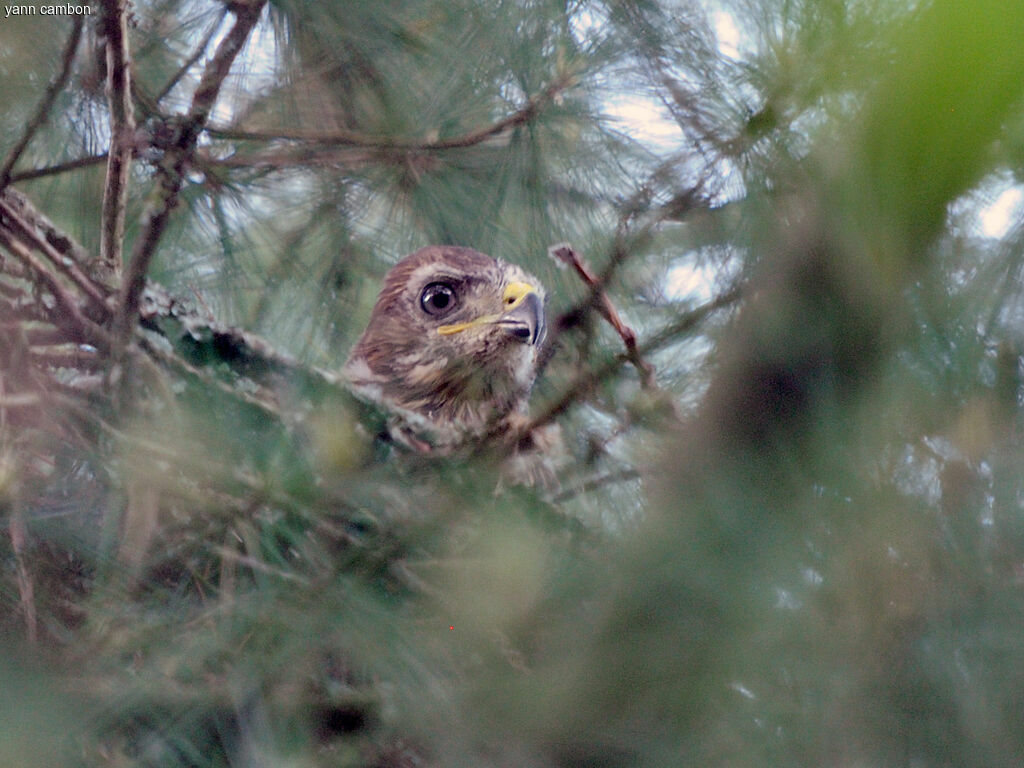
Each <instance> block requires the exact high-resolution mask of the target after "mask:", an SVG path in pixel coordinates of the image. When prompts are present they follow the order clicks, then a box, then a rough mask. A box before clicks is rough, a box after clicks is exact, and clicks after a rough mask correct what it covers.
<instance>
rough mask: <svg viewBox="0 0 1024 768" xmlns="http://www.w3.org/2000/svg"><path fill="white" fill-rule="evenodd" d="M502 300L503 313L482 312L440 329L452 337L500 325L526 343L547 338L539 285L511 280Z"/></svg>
mask: <svg viewBox="0 0 1024 768" xmlns="http://www.w3.org/2000/svg"><path fill="white" fill-rule="evenodd" d="M501 303H502V306H503V307H504V310H505V311H504V312H502V314H500V315H483V316H481V317H478V318H476V319H474V320H469V321H468V322H464V323H453V324H451V325H442V326H441V327H439V328H438V329H437V332H438V333H439V334H440V335H442V336H450V335H451V334H453V333H462V331H465V330H466V329H468V328H476V327H478V326H481V325H497V326H499V327H501V328H502V329H504V330H505V331H507V332H508V333H510V334H511V335H512V337H513V338H514V339H516V340H517V341H521V342H523V343H524V344H530V345H536V344H539V343H540V342H542V341H543V340H544V331H545V325H544V301H543V300H542V299H541V297H540V294H539V293H537V289H536V288H534V287H533V286H532V285H530V284H529V283H521V282H518V281H515V282H511V283H509V284H508V285H506V286H505V291H504V293H503V294H502V297H501Z"/></svg>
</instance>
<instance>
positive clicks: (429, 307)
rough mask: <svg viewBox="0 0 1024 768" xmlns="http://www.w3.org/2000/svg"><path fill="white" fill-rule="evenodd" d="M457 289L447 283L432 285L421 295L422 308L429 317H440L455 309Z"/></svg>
mask: <svg viewBox="0 0 1024 768" xmlns="http://www.w3.org/2000/svg"><path fill="white" fill-rule="evenodd" d="M455 304H456V299H455V289H453V288H452V287H451V286H450V285H448V284H447V283H431V284H430V285H428V286H427V287H426V288H424V289H423V293H421V294H420V306H421V307H423V311H424V312H426V313H427V314H428V315H433V316H434V317H440V316H441V315H446V314H448V313H449V312H451V311H452V310H453V309H455Z"/></svg>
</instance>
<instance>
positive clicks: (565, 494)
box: [551, 469, 642, 504]
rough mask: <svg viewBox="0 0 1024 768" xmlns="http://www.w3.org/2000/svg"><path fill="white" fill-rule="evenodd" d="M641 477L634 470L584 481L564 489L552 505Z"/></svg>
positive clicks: (553, 499)
mask: <svg viewBox="0 0 1024 768" xmlns="http://www.w3.org/2000/svg"><path fill="white" fill-rule="evenodd" d="M641 477H642V475H641V474H640V472H639V471H638V470H635V469H621V470H619V471H617V472H609V473H608V474H606V475H600V476H599V477H592V478H590V479H589V480H586V481H584V482H583V483H581V484H580V485H578V486H575V487H572V488H566V489H565V490H564V491H562V492H561V493H558V494H556V495H555V496H554V497H552V499H551V503H552V504H562V503H563V502H566V501H568V500H569V499H573V498H575V497H577V496H582V495H584V494H587V493H591V492H592V491H596V490H598V489H599V488H603V487H604V486H606V485H615V484H617V483H628V482H630V481H632V480H639V479H640V478H641Z"/></svg>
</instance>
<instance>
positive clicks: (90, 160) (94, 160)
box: [10, 152, 107, 182]
mask: <svg viewBox="0 0 1024 768" xmlns="http://www.w3.org/2000/svg"><path fill="white" fill-rule="evenodd" d="M106 159H107V153H106V152H103V153H101V154H99V155H90V156H89V157H80V158H78V159H77V160H69V161H68V162H66V163H58V164H57V165H49V166H47V167H45V168H33V169H32V170H29V171H19V172H18V173H12V174H11V179H10V180H11V182H19V181H29V180H30V179H41V178H43V177H44V176H57V175H58V174H61V173H67V172H68V171H77V170H78V169H79V168H89V167H90V166H93V165H99V164H100V163H103V162H106Z"/></svg>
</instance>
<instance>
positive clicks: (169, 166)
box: [115, 0, 266, 359]
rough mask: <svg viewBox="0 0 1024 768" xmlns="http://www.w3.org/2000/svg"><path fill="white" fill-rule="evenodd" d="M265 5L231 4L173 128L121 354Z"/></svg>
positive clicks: (128, 279) (130, 272)
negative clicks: (203, 139)
mask: <svg viewBox="0 0 1024 768" xmlns="http://www.w3.org/2000/svg"><path fill="white" fill-rule="evenodd" d="M265 4H266V0H255V1H254V2H250V3H248V4H246V3H242V2H236V3H234V4H232V6H231V9H232V11H233V12H234V14H235V23H234V26H232V28H231V30H230V31H229V32H228V34H227V35H226V36H225V37H224V39H223V40H222V41H221V43H220V45H218V46H217V50H216V52H215V53H214V55H213V58H211V59H210V61H209V62H208V63H207V65H206V69H205V70H204V71H203V76H202V78H201V79H200V81H199V85H198V86H197V87H196V90H195V93H194V94H193V95H192V106H191V108H190V109H189V113H188V115H186V116H185V118H184V119H183V120H182V121H181V122H180V123H178V124H177V125H176V129H177V130H176V135H175V136H174V137H173V141H172V142H171V144H170V146H169V147H168V148H167V150H166V151H165V153H164V157H163V158H162V160H161V161H160V163H159V164H158V166H157V178H158V183H157V186H156V188H155V189H154V190H153V193H152V194H151V195H150V198H149V200H148V201H147V203H146V208H145V210H144V211H143V214H142V222H141V228H140V229H141V232H140V234H139V237H138V240H137V241H136V243H135V247H134V249H133V251H132V258H131V262H130V263H129V264H128V267H127V270H126V272H125V276H124V281H123V283H122V288H121V301H120V306H119V311H118V317H117V320H116V323H115V337H116V339H117V344H118V348H119V350H122V351H123V349H124V347H125V346H126V345H127V344H128V341H129V339H130V338H131V334H132V331H133V330H134V328H135V323H136V320H137V318H138V312H139V299H140V297H141V295H142V290H143V288H144V287H145V285H146V273H147V272H148V271H149V264H150V261H151V260H152V258H153V254H154V253H155V252H156V247H157V244H158V243H159V242H160V238H161V236H162V235H163V232H164V229H165V228H166V226H167V222H168V220H169V219H170V215H171V211H173V210H174V208H175V206H176V205H177V203H178V193H179V191H180V190H181V186H182V184H183V183H184V179H185V166H186V164H187V163H188V161H189V160H190V159H191V158H192V156H193V155H194V154H195V149H196V141H197V139H198V137H199V134H200V132H201V131H202V130H203V128H204V127H205V126H206V122H207V121H208V120H209V117H210V112H211V111H212V110H213V106H214V103H215V102H216V100H217V96H218V94H219V93H220V89H221V86H222V85H223V83H224V80H225V78H227V76H228V73H229V72H230V71H231V65H232V63H233V62H234V60H235V57H236V56H238V54H239V52H240V51H241V50H242V47H243V46H244V45H245V42H246V40H248V38H249V34H250V33H251V32H252V29H253V27H255V26H256V22H257V21H259V18H260V14H261V13H262V11H263V6H264V5H265ZM120 357H122V355H121V353H120V351H119V352H118V354H116V355H115V359H116V358H120Z"/></svg>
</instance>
